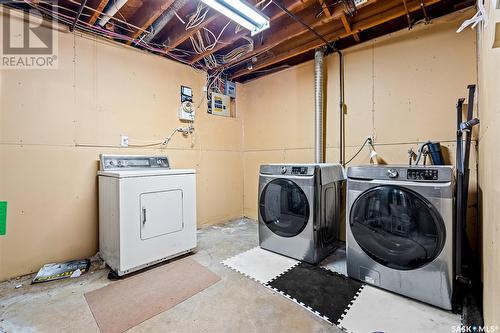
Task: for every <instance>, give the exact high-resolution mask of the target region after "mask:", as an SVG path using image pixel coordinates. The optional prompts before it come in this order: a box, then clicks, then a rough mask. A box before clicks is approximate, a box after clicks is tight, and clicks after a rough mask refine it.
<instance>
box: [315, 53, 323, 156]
mask: <svg viewBox="0 0 500 333" xmlns="http://www.w3.org/2000/svg"><path fill="white" fill-rule="evenodd" d="M324 57H325V49H324V48H319V49H316V51H315V53H314V161H315V163H324V162H325V142H324V133H323V129H324V122H323V114H324V97H323V88H324V84H325V82H324V81H325V75H324V74H325V73H324V72H325V67H324V62H323V60H324Z"/></svg>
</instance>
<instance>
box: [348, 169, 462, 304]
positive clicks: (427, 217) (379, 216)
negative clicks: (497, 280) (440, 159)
mask: <svg viewBox="0 0 500 333" xmlns="http://www.w3.org/2000/svg"><path fill="white" fill-rule="evenodd" d="M453 206H454V179H453V168H452V167H451V166H361V167H351V168H349V169H348V170H347V209H346V232H347V235H346V238H347V239H346V241H347V274H348V275H349V276H350V277H353V278H355V279H358V280H361V281H364V282H367V283H369V284H372V285H375V286H378V287H381V288H384V289H387V290H390V291H393V292H396V293H398V294H402V295H405V296H408V297H411V298H414V299H417V300H420V301H423V302H426V303H429V304H432V305H435V306H438V307H441V308H444V309H447V310H450V309H451V307H452V304H451V298H452V292H453V278H454V270H453V257H454V256H453V216H454V214H453Z"/></svg>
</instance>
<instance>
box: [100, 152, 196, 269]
mask: <svg viewBox="0 0 500 333" xmlns="http://www.w3.org/2000/svg"><path fill="white" fill-rule="evenodd" d="M100 162H101V168H100V169H101V170H100V171H99V172H98V178H99V252H100V255H101V257H102V258H103V259H104V261H105V262H106V263H107V264H108V265H109V266H110V267H111V269H112V270H113V271H114V272H115V273H116V274H117V275H119V276H121V275H124V274H127V273H130V272H133V271H136V270H139V269H141V268H144V267H147V266H149V265H153V264H156V263H159V262H161V261H164V260H167V259H170V258H173V257H175V256H178V255H182V254H184V253H187V252H190V251H192V250H193V249H194V248H195V247H196V171H195V170H191V169H170V165H169V161H168V158H167V157H165V156H162V157H151V156H117V155H101V157H100Z"/></svg>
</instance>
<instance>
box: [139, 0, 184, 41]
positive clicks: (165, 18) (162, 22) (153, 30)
mask: <svg viewBox="0 0 500 333" xmlns="http://www.w3.org/2000/svg"><path fill="white" fill-rule="evenodd" d="M189 1H190V0H177V1H174V3H173V4H172V6H171V7H170V9H169V10H168V11H167V12H166V13H164V14H163V15H161V16H160V17H159V18H157V19H156V21H154V22H153V24H152V25H151V27H150V33H148V34H147V35H146V36H145V37H144V38H143V41H144V42H146V43H149V42H151V41H152V40H153V38H155V36H156V35H158V33H159V32H160V31H162V30H163V28H165V26H166V25H167V24H168V22H170V21H171V20H172V18H173V17H174V16H175V13H177V11H179V10H180V9H181V8H182V7H184V6H185V5H186V4H187V3H188V2H189Z"/></svg>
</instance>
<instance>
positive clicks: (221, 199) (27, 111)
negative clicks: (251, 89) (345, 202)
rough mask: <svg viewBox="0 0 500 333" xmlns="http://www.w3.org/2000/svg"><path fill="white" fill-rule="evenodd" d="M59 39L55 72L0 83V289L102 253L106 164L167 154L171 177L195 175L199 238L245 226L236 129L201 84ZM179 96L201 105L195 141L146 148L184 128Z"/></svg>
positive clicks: (84, 41)
mask: <svg viewBox="0 0 500 333" xmlns="http://www.w3.org/2000/svg"><path fill="white" fill-rule="evenodd" d="M57 35H58V40H59V45H58V46H59V48H58V50H59V64H58V66H59V67H58V69H55V70H35V71H29V70H26V71H19V70H5V69H2V70H1V71H0V75H1V83H0V84H1V99H0V110H1V117H0V119H1V121H0V154H1V161H2V162H1V172H0V184H1V186H0V197H1V198H2V200H4V201H7V202H8V216H7V232H6V235H5V236H1V237H0V249H1V251H0V264H1V265H0V267H1V269H0V280H5V279H7V278H10V277H15V276H17V275H21V274H27V273H30V272H34V271H36V270H38V269H39V268H40V266H41V265H43V264H44V263H47V262H56V261H64V260H69V259H73V258H82V257H89V256H93V255H94V254H95V253H97V251H98V205H97V182H96V172H97V170H98V167H99V165H98V160H99V154H101V153H108V154H131V155H162V154H167V155H168V157H169V159H170V161H171V164H172V166H173V167H176V168H186V167H189V168H192V167H195V168H196V169H197V172H198V177H197V191H198V192H197V195H198V201H197V203H198V209H197V212H198V214H197V215H198V227H205V226H209V225H212V224H216V223H221V222H225V221H228V220H230V219H233V218H238V217H241V216H242V211H243V199H242V198H243V195H242V193H243V181H242V179H241V177H240V175H241V173H242V170H243V164H242V162H241V119H240V117H239V116H236V117H234V118H233V117H232V118H226V117H214V116H212V115H209V114H207V113H206V102H203V103H202V101H203V100H206V99H204V93H203V91H202V88H203V86H204V85H205V84H206V82H205V74H204V73H203V72H200V71H195V70H194V69H192V68H189V67H186V66H184V65H182V64H178V63H174V62H172V61H164V60H163V59H161V58H158V57H155V56H154V55H150V54H146V53H144V52H140V51H134V50H132V51H131V50H129V49H127V48H126V47H125V46H121V45H116V44H113V43H111V42H108V41H105V40H101V39H98V38H96V37H93V36H90V35H86V34H82V33H75V34H72V33H67V32H63V31H58V32H57ZM138 63H140V64H141V65H140V66H136V65H137V64H138ZM181 85H184V86H188V87H191V88H192V89H193V91H194V100H195V102H196V103H197V104H199V105H200V110H199V115H198V116H197V120H196V124H195V126H196V128H195V131H194V132H193V133H192V134H190V135H188V136H183V134H182V133H178V134H176V135H174V136H173V137H172V140H171V142H170V143H169V144H168V146H167V147H166V149H158V146H152V147H149V145H150V144H151V143H155V142H157V141H161V140H163V138H164V137H165V135H166V133H170V132H172V130H173V129H175V128H177V127H179V126H182V123H181V122H180V121H179V120H178V117H177V108H178V103H172V102H171V100H174V99H175V100H176V101H177V100H178V99H179V97H178V96H179V89H180V86H181ZM121 136H127V137H128V139H129V146H128V147H121V143H120V138H121ZM160 148H161V147H160ZM33 170H37V172H33ZM13 254H15V255H13Z"/></svg>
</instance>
